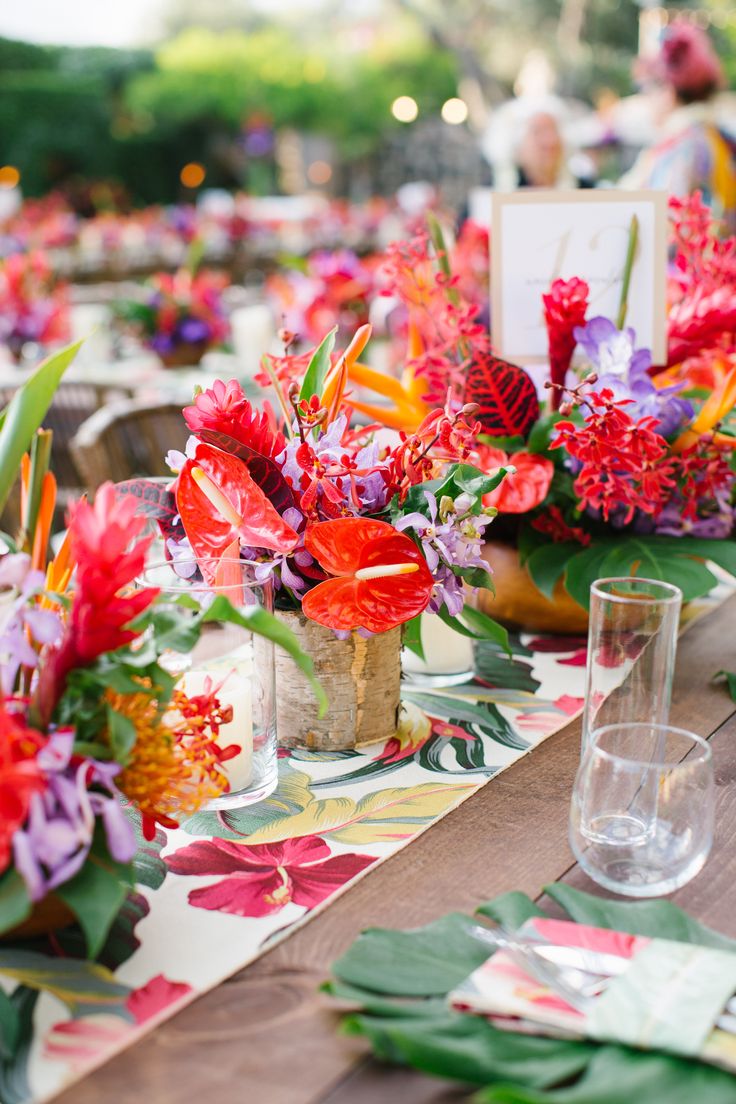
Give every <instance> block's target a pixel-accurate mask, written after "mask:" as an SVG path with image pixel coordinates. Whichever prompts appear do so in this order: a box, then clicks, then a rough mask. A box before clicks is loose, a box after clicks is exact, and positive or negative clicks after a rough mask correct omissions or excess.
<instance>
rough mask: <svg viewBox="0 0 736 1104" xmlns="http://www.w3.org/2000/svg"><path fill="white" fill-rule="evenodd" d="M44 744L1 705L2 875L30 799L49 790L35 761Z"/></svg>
mask: <svg viewBox="0 0 736 1104" xmlns="http://www.w3.org/2000/svg"><path fill="white" fill-rule="evenodd" d="M45 743H46V737H45V736H43V735H42V734H41V733H40V732H37V731H36V730H35V729H33V728H26V726H25V724H24V723H23V720H22V718H21V717H20V716H18V715H17V714H14V713H9V712H8V711H7V710H6V708H5V705H4V704H3V703H2V701H0V873H2V871H3V870H5V869H6V867H7V866H8V864H9V863H10V856H11V845H12V840H13V834H14V833H15V831H16V830H17V829H18V828H22V826H23V825H24V824H25V822H26V819H27V817H28V811H29V808H30V804H31V798H32V797H33V795H34V794H37V793H43V791H44V790H45V788H46V779H45V776H44V774H43V772H42V770H41V768H40V767H39V765H38V763H37V761H36V756H37V755H38V752H39V751H40V750H41V748H43V746H44V745H45Z"/></svg>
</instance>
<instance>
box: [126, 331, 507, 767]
mask: <svg viewBox="0 0 736 1104" xmlns="http://www.w3.org/2000/svg"><path fill="white" fill-rule="evenodd" d="M447 325H448V334H449V326H450V323H449V321H448V323H447ZM369 336H370V327H369V326H363V327H361V328H360V329H359V330H358V331H357V333H356V334H355V336H354V338H353V340H352V341H351V342H350V344H349V346H348V347H347V348H346V349H345V350H344V351H343V352H342V353H339V354H335V352H334V346H335V341H336V329H333V330H332V331H331V332H330V333H329V334H328V335H327V336H326V337H325V338H324V340H323V341H322V342H321V343H320V345H319V346H318V347H317V349H315V350H314V351H313V352H312V353H311V354H309V355H307V356H292V355H289V354H288V353H286V354H285V355H284V356H283V357H266V358H265V362H264V373H265V374H266V376H267V377H268V378H270V379H271V381H272V384H273V388H274V392H275V396H276V405H277V408H278V414H276V413H275V411H274V410H273V408H272V407H271V405H270V404H268V403H265V404H264V409H263V410H262V411H260V412H259V411H257V410H256V409H254V407H253V406H252V404H251V402H250V401H249V400H248V399H247V398H246V396H245V395H244V393H243V391H242V389H241V387H240V385H239V384H238V383H237V381H235V380H231V381H230V382H229V383H224V382H220V381H218V382H217V383H215V384H214V386H213V387H212V388H211V389H209V390H206V391H204V392H201V393H200V394H198V395H197V396H196V397H195V400H194V403H193V405H192V406H189V407H187V408H186V409H185V410H184V418H185V420H186V423H187V426H188V427H189V429H190V430H191V433H192V436H191V438H190V440H189V444H188V446H187V451H186V455H185V454H172V453H169V456H168V462H169V464H170V466H171V467H172V470H173V472H174V473H175V479H174V480H173V482H172V485H171V487H170V489H168V490H164V491H162V490H161V488H160V487H159V486H157V485H156V484H152V483H145V482H140V481H135V482H133V483H129V484H121V485H120V490H121V491H128V492H131V493H133V494H135V495H136V496H137V497H138V498H139V501H140V504H141V505H140V508H141V509H142V510H145V511H147V512H148V513H150V514H152V515H154V516H156V517H158V519H159V523H160V525H161V528H162V530H163V532H164V535H165V538H166V545H167V549H168V553H169V555H170V556H171V558H172V561H173V562H174V564H176V563H177V561H181V562H184V561H191V558H192V555H194V556H195V557H196V558H197V560H198V561H199V562H200V564H201V565H202V570H203V572H206V571H207V570H208V568H207V566H206V565H207V564H208V563H210V562H211V561H212V559H213V557H214V558H216V557H218V556H232V555H234V554H235V555H240V556H241V557H242V558H243V559H245V560H248V561H250V562H252V563H253V564H254V565H255V567H254V571H255V575H256V578H261V579H265V578H271V579H273V581H274V584H275V587H276V590H277V607H278V608H279V611H280V613H279V615H280V616H281V617H282V618H284V619H285V620H286V622H287V624H289V625H290V626H291V627H292V628H293V629H294V631H295V632H296V634H297V636H298V637H299V638H300V639H301V640H302V641H303V643H304V649H305V651H307V652H309V654H311V655H312V657H313V658H314V660H315V666H316V669H317V672H318V674H319V677H320V678H321V679H322V680H323V681H325V680H326V689H327V693H328V697H329V699H330V709H329V711H328V714H327V716H326V717H325V718H324V720H323V721H322V722H319V720H318V719H317V718H316V717H315V716H314V713H313V711H312V710H311V709H310V706H309V703H308V702H306V701H305V694H304V686H303V683H302V681H301V679H300V678H295V674H294V672H293V671H292V670H291V669H289V668H287V667H284V668H283V669H282V670H281V671H280V672H279V668H278V665H277V676H278V679H279V693H278V728H279V741H280V742H281V743H282V744H306V745H308V746H322V747H326V746H328V747H332V748H335V747H346V746H353V745H355V744H357V743H364V742H368V741H370V740H375V739H385V738H386V737H387V736H388V735H390V734H391V733H392V732H393V731H395V728H396V723H397V711H398V706H399V677H400V661H399V650H400V644H401V627H402V626H403V632H404V640H405V642H406V643H407V644H409V646H411V647H413V648H415V649H417V650H418V651H420V652H421V642H420V638H419V617H420V615H421V614H422V613H424V612H425V611H428V612H431V613H434V614H436V615H437V616H438V617H439V618H441V619H442V620H443V621H444V622H446V623H447V624H448V625H450V626H452V627H453V628H455V629H456V630H457V631H458V632H460V633H463V634H465V635H467V636H469V637H477V636H485V635H491V636H493V637H494V638H496V639H498V640H500V641H501V642H502V643H505V633H504V632H503V630H501V629H500V627H499V626H498V625H496V624H495V623H494V622H493V621H492V620H490V619H489V618H488V617H486V616H485V615H484V614H482V613H481V612H479V611H477V610H476V609H474V608H473V605H472V603H470V602H468V597H469V596H470V594H471V593H472V591H473V590H474V589H476V588H478V587H489V586H491V585H492V583H491V578H490V573H489V571H488V566H487V564H486V563H485V562H484V560H483V558H482V555H481V551H482V544H483V538H484V532H485V528H486V526H487V525H488V523H489V522H490V520H491V519H492V517H493V516H495V514H496V509H495V507H493V506H492V505H486V504H484V496H486V495H488V494H490V493H491V492H492V491H493V490H494V488H496V487H497V486H498V485H499V484H500V483H501V480H502V479H503V477H504V474H505V472H506V468H505V467H503V466H500V467H498V466H497V467H496V468H495V469H494V471H493V473H492V474H486V473H484V472H482V471H480V470H479V469H478V468H477V467H475V466H474V465H473V463H472V462H471V458H472V456H474V455H475V453H476V451H477V431H478V428H479V427H478V424H477V422H476V421H475V407H474V406H472V405H464V404H462V403H458V402H456V401H455V399H454V398H453V396H452V394H451V393H450V394H448V395H447V396H445V397H446V403H445V404H444V405H439V406H436V407H434V408H433V407H431V406H429V405H426V406H425V405H423V406H422V408H421V416H420V417H418V418H417V420H416V424H415V425H413V427H412V429H411V432H403V433H401V434H393V435H389V438H387V439H386V440H385V441H384V440H382V439H381V438H380V435H379V434H377V432H376V428H377V427H376V426H375V425H373V424H368V425H366V424H362V425H361V424H354V418H353V414H354V410H353V408H354V407H357V406H358V404H353V403H352V402H351V400H350V398H349V396H348V394H347V391H346V388H347V384H348V380H349V378H351V376H352V374H353V372H354V371H356V370H357V365H358V358H359V357H360V355H361V353H362V352H363V350H364V348H365V346H366V344H367V341H368V338H369ZM465 339H466V338H465V337H464V336H463V334H462V333H461V335H460V337H459V338H458V337H457V334H456V341H457V340H465ZM364 370H365V371H368V370H367V369H364ZM277 664H278V661H277Z"/></svg>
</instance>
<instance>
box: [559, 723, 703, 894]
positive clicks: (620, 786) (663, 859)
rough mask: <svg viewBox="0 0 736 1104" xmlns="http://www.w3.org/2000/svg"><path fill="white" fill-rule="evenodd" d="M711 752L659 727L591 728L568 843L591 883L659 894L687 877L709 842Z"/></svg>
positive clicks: (690, 737) (692, 738)
mask: <svg viewBox="0 0 736 1104" xmlns="http://www.w3.org/2000/svg"><path fill="white" fill-rule="evenodd" d="M713 812H714V779H713V762H712V754H711V749H710V747H709V745H708V744H707V742H706V741H705V740H703V739H702V738H701V737H700V736H696V735H695V734H694V733H693V732H686V731H685V730H684V729H681V728H672V727H671V726H669V725H658V724H646V723H640V724H614V725H606V726H605V727H603V728H599V729H596V730H595V731H594V732H592V733H591V735H590V741H589V744H588V747H587V748H586V750H585V753H584V755H583V759H582V762H581V764H580V767H579V769H578V773H577V777H576V779H575V787H574V790H573V797H572V804H571V808H570V845H571V847H572V850H573V853H574V855H575V858H576V859H577V860H578V862H579V863H580V865H581V867H582V868H583V870H584V871H585V872H586V874H588V875H589V876H590V877H591V878H592V879H593V881H594V882H597V883H598V885H601V886H603V887H604V888H605V889H608V890H610V891H611V892H613V893H621V894H624V895H625V896H627V897H660V896H662V895H664V894H667V893H672V892H673V891H674V890H676V889H679V887H680V886H683V885H685V884H686V882H689V881H690V879H691V878H694V877H695V875H696V874H697V873H698V871H699V870H701V868H702V867H703V864H704V863H705V860H706V859H707V857H708V853H709V852H710V849H711V844H712V842H713Z"/></svg>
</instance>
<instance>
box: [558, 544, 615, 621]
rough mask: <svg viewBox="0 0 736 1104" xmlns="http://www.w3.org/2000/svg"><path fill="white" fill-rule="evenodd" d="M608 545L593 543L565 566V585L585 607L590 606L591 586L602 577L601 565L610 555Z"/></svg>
mask: <svg viewBox="0 0 736 1104" xmlns="http://www.w3.org/2000/svg"><path fill="white" fill-rule="evenodd" d="M608 552H609V548H608V545H604V546H602V547H601V545H598V544H592V545H591V546H590V547H589V548H584V549H583V551H582V552H578V553H576V555H574V556H573V557H572V559H570V560H568V564H567V567H566V568H565V587H566V589H567V593H568V594H569V595H570V597H571V598H574V599H575V601H576V602H577V603H578V605H581V606H582V607H583V609H588V608H589V606H590V588H591V585H592V584H593V583H594V582H595V581H596V579H600V578H602V576H601V565H602V563H603V561H604V560H605V558H606V556H607V555H608Z"/></svg>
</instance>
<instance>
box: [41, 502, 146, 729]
mask: <svg viewBox="0 0 736 1104" xmlns="http://www.w3.org/2000/svg"><path fill="white" fill-rule="evenodd" d="M136 506H137V503H136V500H135V499H134V498H132V497H128V496H121V497H119V498H118V497H116V493H115V487H114V485H113V484H112V483H103V484H102V486H101V487H100V488H99V489H98V490H97V494H96V495H95V501H94V505H90V504H89V503H88V502H79V503H78V504H77V505H76V506H75V507H74V509H73V512H72V516H71V520H70V523H69V531H70V533H71V542H72V560H73V562H75V563H76V565H77V568H76V583H75V590H74V598H73V601H72V607H71V611H70V613H69V619H68V621H67V625H66V629H65V632H64V636H63V637H62V640H61V643H60V644H59V646H58V648H57V649H56V651H55V652H53V653H52V654H51V656H50V657H49V659H48V660H47V662H46V663H45V665H44V666H43V668H42V671H41V678H40V681H39V690H38V697H39V708H40V710H41V716H42V718H43V719H44V721H45V722H48V721H49V720H50V718H51V715H52V712H53V709H54V706H55V705H56V703H57V701H58V700H59V697H60V695H61V693H62V692H63V689H64V686H65V684H66V679H67V676H68V675H69V673H70V671H72V670H73V669H74V668H75V667H86V666H88V665H89V664H90V663H92V662H93V660H95V659H97V657H98V656H100V655H102V654H103V653H104V652H112V651H114V650H115V649H116V648H121V647H122V646H123V645H124V644H129V643H130V642H131V641H132V640H135V639H136V637H137V636H138V633H136V632H135V631H134V630H133V629H131V628H129V627H128V626H129V625H130V623H131V621H134V620H135V618H136V617H138V616H139V615H140V614H141V613H143V611H144V610H145V609H148V607H149V606H150V605H151V603H152V602H153V600H154V599H155V597H156V595H157V594H158V590H157V588H155V587H144V588H142V589H139V590H133V589H132V585H133V583H134V582H135V580H136V578H137V577H138V576H139V575H140V574H141V572H142V571H143V569H144V566H145V558H146V551H147V550H148V546H149V544H150V543H151V541H152V540H153V536H150V537H141V539H140V540H139V541H136V543H135V544H132V541H134V540H135V538H136V537H137V536H138V535H139V534H140V532H141V530H142V529H143V528H144V527H145V525H146V519H145V518H144V517H136Z"/></svg>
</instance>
